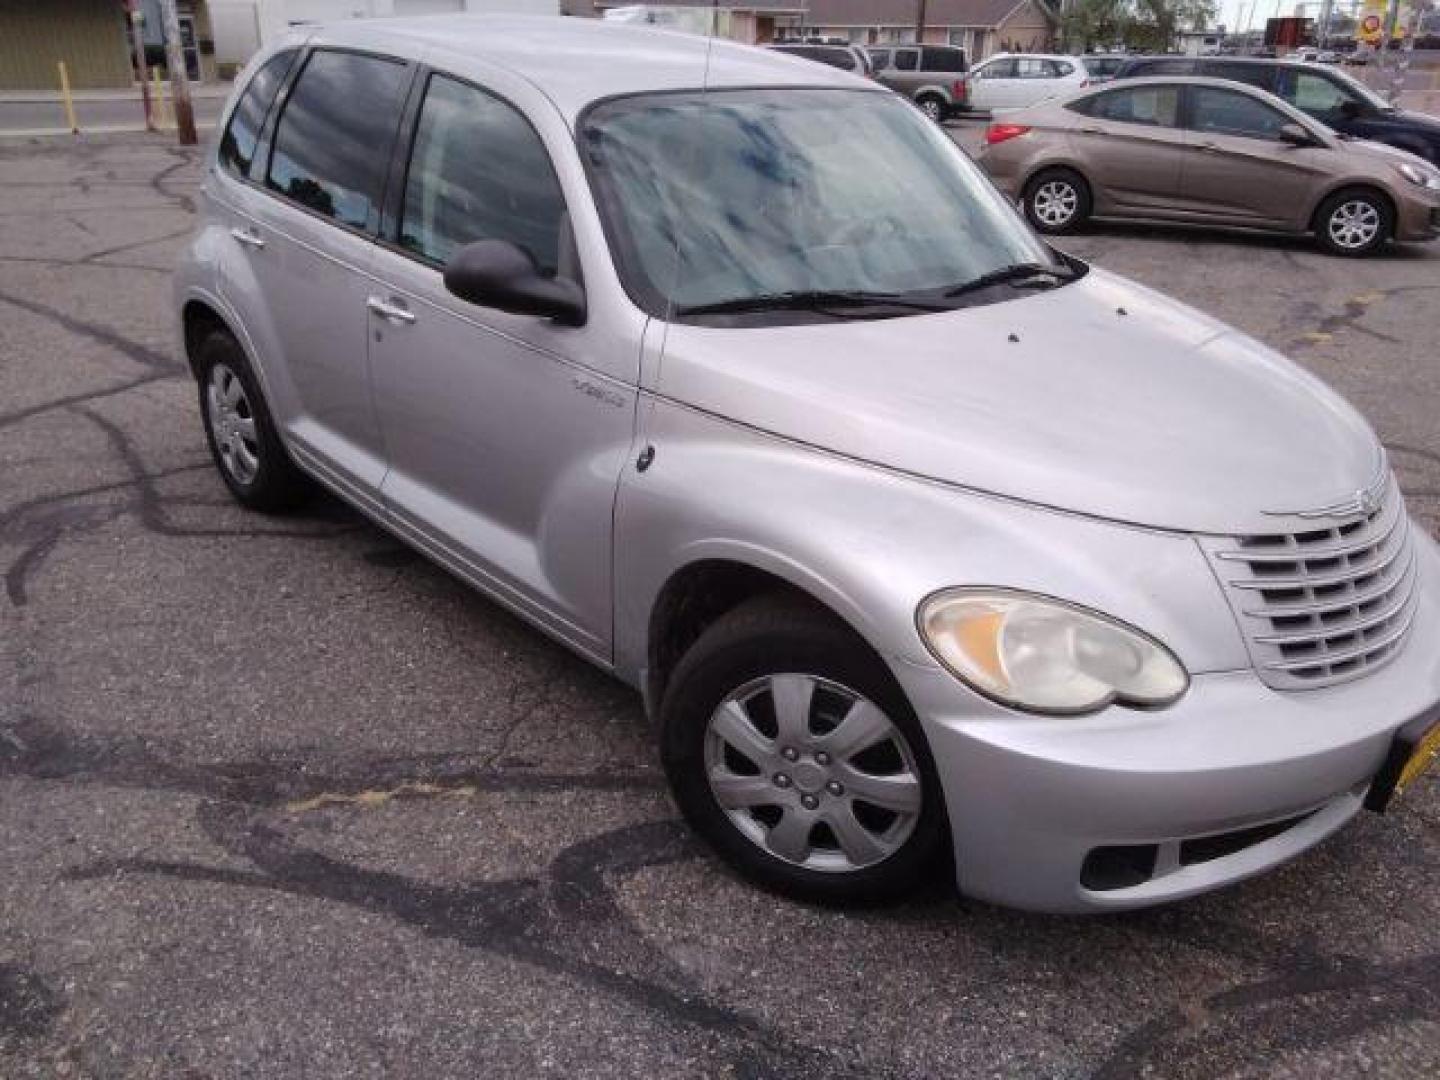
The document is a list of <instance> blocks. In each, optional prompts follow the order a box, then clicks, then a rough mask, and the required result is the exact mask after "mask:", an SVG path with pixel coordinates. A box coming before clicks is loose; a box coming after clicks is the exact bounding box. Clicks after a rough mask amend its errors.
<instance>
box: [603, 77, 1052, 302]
mask: <svg viewBox="0 0 1440 1080" xmlns="http://www.w3.org/2000/svg"><path fill="white" fill-rule="evenodd" d="M580 140H581V147H582V151H583V152H584V154H585V157H586V165H587V168H588V169H589V172H590V176H591V179H592V183H593V184H594V186H595V190H596V196H597V203H598V205H599V206H600V209H601V213H602V215H603V216H604V218H605V223H606V233H607V236H608V237H609V239H610V244H611V247H612V250H613V251H614V252H615V254H616V259H617V263H618V264H619V266H620V270H621V274H622V276H623V277H624V279H625V282H626V288H627V291H629V293H630V295H631V296H632V297H633V298H634V299H635V300H636V302H637V303H639V304H640V306H641V307H643V308H644V309H645V310H646V311H647V312H648V313H650V314H651V315H655V316H657V317H660V318H670V317H673V318H677V319H681V320H684V319H686V318H687V317H688V316H687V309H696V308H705V307H711V308H713V307H714V306H715V305H720V304H724V305H731V306H732V310H733V306H734V305H736V304H740V305H743V304H745V303H746V302H747V301H750V300H754V299H756V298H775V297H785V296H795V295H799V296H806V295H813V294H816V293H825V294H848V295H850V296H851V297H852V298H853V297H855V296H856V295H858V294H864V295H865V296H866V297H874V296H876V295H883V296H888V297H893V298H904V297H909V298H912V299H913V300H914V302H915V303H916V304H917V305H918V304H919V303H920V302H922V301H923V302H924V303H933V304H935V305H937V306H938V307H944V306H946V305H947V304H948V305H950V306H958V305H959V304H960V303H962V302H974V301H973V299H971V300H969V301H965V300H961V299H957V298H955V297H956V296H958V294H955V293H954V292H953V290H954V288H955V287H956V286H960V285H964V284H966V283H970V282H973V281H975V279H977V278H979V277H981V276H983V275H986V274H989V273H991V272H993V271H996V270H998V269H1000V268H1002V267H1013V266H1016V265H1017V264H1037V263H1038V264H1041V265H1043V266H1046V267H1051V266H1055V267H1060V265H1061V264H1059V263H1057V262H1056V257H1055V256H1054V255H1053V254H1052V253H1051V252H1050V250H1049V249H1048V248H1047V247H1045V245H1043V244H1042V243H1040V242H1039V241H1038V240H1037V239H1036V238H1035V236H1034V235H1033V234H1031V233H1030V232H1029V230H1027V229H1026V228H1025V227H1024V226H1023V224H1022V223H1021V222H1020V220H1019V219H1018V218H1017V217H1016V215H1015V213H1014V211H1013V209H1012V208H1011V207H1010V206H1009V205H1008V204H1007V203H1006V201H1005V199H1004V197H1003V196H1001V195H1000V194H999V193H998V192H997V191H996V190H995V189H994V188H993V187H992V186H991V185H990V184H989V183H988V182H987V181H986V180H985V178H984V175H983V174H982V173H980V172H979V170H978V169H977V168H976V166H975V165H974V164H973V163H971V162H970V160H969V159H968V158H966V157H965V155H964V154H963V153H962V152H961V151H960V150H959V149H958V148H957V147H956V146H955V144H954V143H952V142H951V141H950V139H949V138H948V137H947V136H946V135H945V134H944V133H943V132H940V131H939V130H938V129H937V128H936V127H935V125H934V124H931V123H929V122H928V121H926V120H924V119H923V118H922V116H921V114H920V113H919V112H918V111H917V110H915V109H912V108H911V107H910V106H909V104H908V102H906V101H905V100H904V99H903V98H900V97H897V96H895V95H893V94H888V93H875V92H873V91H864V90H859V91H848V90H836V89H787V90H784V91H779V90H724V91H711V92H709V93H708V94H707V93H701V92H683V93H666V94H643V95H636V96H633V97H628V98H620V99H616V100H613V101H609V102H605V103H603V104H601V105H598V106H596V107H595V108H594V109H592V110H591V112H590V113H589V114H588V115H587V116H586V117H585V119H584V121H583V123H582V125H581V129H580ZM851 310H852V309H851V308H844V309H842V310H841V311H840V312H839V314H835V313H834V312H832V313H831V314H830V315H828V316H821V317H839V318H844V317H848V315H849V313H850V312H851ZM904 313H909V312H908V311H907V312H904ZM769 315H770V316H773V315H774V313H773V312H771V313H769ZM695 317H696V318H703V317H707V316H701V315H698V314H697V315H696V316H695ZM747 317H748V316H747ZM855 317H864V316H862V315H858V314H857V315H856V316H855ZM880 317H889V316H880ZM783 318H784V319H788V321H795V322H798V321H813V319H807V318H805V317H803V316H796V315H795V314H794V313H793V312H787V313H786V315H785V316H783ZM770 321H771V322H772V323H773V322H774V321H775V319H774V318H773V317H772V318H771V319H770ZM727 325H736V323H728V324H727Z"/></svg>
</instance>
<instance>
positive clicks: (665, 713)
mask: <svg viewBox="0 0 1440 1080" xmlns="http://www.w3.org/2000/svg"><path fill="white" fill-rule="evenodd" d="M781 674H800V675H805V676H813V677H816V678H818V679H820V680H823V685H822V686H821V688H820V689H819V690H818V691H817V692H816V694H815V696H814V697H813V698H812V699H811V707H810V711H809V712H808V714H807V720H806V725H807V731H808V732H809V733H813V735H814V737H815V739H817V740H823V739H824V737H825V734H826V722H827V721H826V717H825V715H824V712H825V709H826V708H827V707H829V708H832V709H833V710H834V711H833V714H832V716H838V715H839V714H840V713H841V712H842V711H843V706H842V705H841V703H842V702H843V701H844V698H843V697H841V696H839V695H838V691H836V689H835V688H836V687H839V688H841V689H843V690H845V691H848V692H850V693H852V694H854V695H855V696H858V697H863V698H865V699H868V701H869V702H872V703H873V704H874V705H876V706H878V708H879V709H880V710H881V711H882V712H883V713H884V714H885V717H886V718H888V719H889V720H890V722H891V724H892V725H893V729H892V730H893V731H894V732H898V734H899V736H901V739H902V741H901V742H890V741H883V742H882V743H880V744H877V747H872V749H871V750H866V751H864V752H862V753H859V754H854V755H852V756H848V764H850V765H853V764H855V763H856V762H859V761H861V759H862V758H864V756H865V755H867V754H870V753H872V752H873V751H874V750H875V749H877V748H878V749H879V750H880V751H881V752H883V753H894V752H895V751H896V750H897V749H899V748H900V747H901V746H902V745H903V746H904V748H905V750H906V751H908V753H909V758H908V759H907V760H906V761H904V762H903V763H902V764H901V765H900V770H899V771H901V772H904V773H908V774H909V776H910V777H912V778H913V777H916V776H917V775H918V780H919V796H920V805H919V810H918V813H914V814H913V815H908V816H907V815H903V814H896V815H895V817H894V818H893V820H892V821H891V823H890V825H889V826H888V827H889V828H890V829H891V832H890V834H889V837H888V840H887V846H889V845H893V850H890V852H889V854H888V855H885V856H883V857H882V858H880V859H879V861H876V862H873V863H870V864H866V865H855V864H851V865H848V866H846V867H844V868H836V869H828V870H827V869H813V868H811V867H810V866H806V865H801V864H800V863H799V862H796V861H791V860H787V859H785V858H782V857H781V856H780V855H777V854H775V853H772V852H771V851H770V850H768V849H767V848H766V847H765V846H763V845H764V844H765V843H768V842H769V837H770V830H771V828H773V825H774V824H778V819H779V817H780V814H781V813H782V812H784V813H789V812H794V813H795V814H797V815H799V817H797V821H800V820H815V821H816V824H814V825H809V826H802V828H803V829H804V835H805V837H806V840H805V841H804V843H805V849H806V851H807V852H810V853H811V854H812V855H813V856H815V857H818V858H828V859H831V860H834V859H836V858H839V859H841V861H843V862H849V853H848V852H845V851H842V850H841V849H842V847H843V844H842V842H841V841H840V840H839V835H840V833H837V832H835V831H834V830H832V829H831V828H830V826H829V824H828V823H827V824H823V828H822V827H821V822H823V821H825V820H826V815H835V814H837V813H841V812H845V813H848V814H849V815H850V818H849V819H850V820H854V821H859V820H861V818H862V814H863V816H864V817H866V818H869V817H871V816H872V814H873V810H872V808H871V807H869V806H867V805H865V803H864V800H863V798H859V799H855V798H853V796H854V795H855V794H856V793H855V792H844V791H843V788H837V791H836V792H835V793H833V794H835V795H836V796H841V797H836V798H835V799H834V801H826V802H825V803H823V804H821V805H820V807H819V810H818V811H816V812H815V813H816V816H815V817H811V818H806V817H805V815H806V814H809V813H810V811H806V810H802V809H800V807H799V806H798V801H799V800H801V799H803V798H809V799H811V800H812V803H811V810H814V809H815V804H816V803H815V800H816V796H817V795H818V796H820V797H821V798H825V797H826V796H827V795H830V794H832V793H831V792H830V787H829V785H828V783H825V782H824V779H823V777H820V776H819V775H818V774H817V772H816V766H815V762H818V761H820V760H821V759H822V758H823V755H819V756H818V757H817V756H815V755H816V753H817V752H816V751H815V749H814V745H813V744H811V743H808V742H807V743H806V748H805V749H803V750H802V751H801V760H800V761H799V762H798V763H797V764H795V766H794V769H795V776H796V778H795V780H794V781H792V782H790V784H788V785H787V788H789V790H788V791H781V792H780V793H779V794H777V795H776V798H777V799H780V798H782V797H788V798H790V799H791V800H793V801H794V803H795V805H792V806H791V807H790V809H789V810H788V811H782V810H781V809H780V808H779V807H770V806H761V807H759V808H758V809H755V808H751V809H746V810H744V811H740V813H743V814H746V815H748V814H750V813H751V812H752V809H753V812H754V815H755V817H754V818H751V817H747V819H746V820H747V821H749V822H751V824H750V828H751V829H752V832H754V831H756V830H761V831H763V833H764V836H765V839H764V840H762V839H759V838H752V836H749V835H747V834H746V833H745V832H742V831H741V826H740V825H738V824H737V823H736V822H735V821H733V820H732V819H731V816H730V814H729V813H728V812H727V811H726V810H725V809H723V808H722V807H721V805H720V803H719V801H718V800H717V797H716V795H715V793H714V791H713V790H712V788H711V784H710V780H709V776H708V768H709V766H708V765H707V760H706V749H707V743H709V745H711V746H714V745H715V743H714V742H713V737H712V736H711V735H710V724H711V718H712V716H714V715H715V714H716V712H717V710H718V709H719V707H720V705H721V704H723V703H725V702H726V701H727V700H729V699H730V698H731V696H732V695H735V694H736V693H737V692H738V691H740V690H741V689H742V688H745V687H749V686H752V685H754V684H755V683H756V682H757V680H763V679H765V677H767V676H770V675H781ZM758 694H759V696H760V697H764V696H765V695H766V694H768V691H759V692H758ZM770 700H772V701H773V698H772V699H770ZM827 703H828V704H827ZM758 711H760V710H759V709H758V707H757V712H758ZM771 715H772V717H773V715H774V714H773V713H772V714H771ZM660 722H661V727H662V730H661V753H662V757H663V759H664V764H665V772H666V775H667V777H668V778H669V781H670V787H671V791H672V793H673V794H674V797H675V801H676V802H677V803H678V804H679V807H680V810H681V812H682V813H683V814H684V816H685V819H686V820H687V821H688V822H689V823H690V825H691V826H692V827H693V828H694V829H695V831H696V832H698V833H699V834H700V835H701V836H703V837H704V838H705V839H706V840H708V841H709V842H710V844H711V845H712V846H713V847H714V848H715V850H716V851H717V852H718V853H719V854H720V856H721V857H722V858H723V859H725V861H726V862H728V863H729V864H730V865H731V866H732V867H734V868H735V869H736V870H737V871H739V872H740V873H741V874H742V875H744V876H745V877H747V878H749V879H751V880H752V881H755V882H757V883H758V884H760V885H762V886H764V887H766V888H768V889H771V890H773V891H775V892H777V893H781V894H783V895H785V896H788V897H791V898H793V899H797V900H802V901H807V902H813V903H824V904H869V903H877V902H883V901H889V900H894V899H897V898H899V897H902V896H904V895H905V894H907V893H909V892H911V891H913V890H914V889H915V887H916V886H917V885H918V884H920V883H921V882H922V881H923V880H924V879H926V878H927V877H930V876H932V875H934V874H935V873H936V872H937V871H938V870H942V869H948V867H949V865H950V860H949V839H948V827H947V824H946V816H945V809H944V802H943V796H942V793H941V789H940V782H939V777H938V776H937V774H936V772H935V765H934V761H933V760H932V758H931V756H930V749H929V746H928V745H927V743H926V741H925V737H924V734H923V732H922V731H921V728H920V724H919V721H918V720H917V719H916V717H915V713H914V711H913V710H912V709H911V708H910V704H909V702H908V701H907V700H906V698H905V695H904V693H903V691H902V690H901V689H900V686H899V685H898V684H897V683H896V681H895V679H894V677H893V676H892V675H891V674H890V671H889V669H888V668H886V666H885V664H884V662H883V661H881V660H880V658H879V657H878V656H876V654H875V653H874V652H873V651H872V650H871V649H870V648H869V647H868V646H867V645H866V644H865V642H864V641H863V640H862V639H860V638H859V637H858V636H857V635H856V634H855V633H854V632H853V631H851V630H850V629H849V628H848V627H846V626H845V625H844V624H843V623H841V622H840V621H838V620H837V619H836V618H835V617H834V616H832V615H831V614H829V613H828V612H826V611H824V610H823V609H821V608H819V607H818V606H816V605H814V604H812V603H809V602H806V601H805V600H803V599H801V598H795V597H790V596H786V595H772V596H764V597H759V598H757V599H755V600H751V601H748V602H746V603H744V604H742V605H740V606H739V607H737V608H735V609H734V610H733V611H731V612H729V613H727V614H725V615H723V616H722V617H720V618H719V619H717V620H716V621H715V622H714V623H713V624H712V625H711V626H710V627H709V628H708V629H707V630H706V631H705V632H704V633H703V634H702V635H701V636H700V638H699V640H697V641H696V642H695V644H694V645H693V646H691V648H690V650H689V651H688V652H687V653H686V654H685V655H684V657H683V658H682V659H681V661H680V663H679V664H678V665H677V666H676V668H675V671H674V673H673V675H672V676H671V678H670V680H669V684H668V686H667V687H666V690H665V693H664V696H663V699H662V701H661V705H660ZM757 726H758V725H757ZM834 729H835V728H834V726H831V727H830V728H829V730H830V731H833V730H834ZM771 739H772V740H773V741H772V742H771V744H770V745H772V746H774V747H779V745H780V743H781V741H782V740H781V738H780V736H779V733H778V731H777V733H776V734H775V735H773V736H771ZM822 745H823V743H822ZM831 745H833V744H831ZM903 752H904V751H902V753H903ZM726 753H727V754H728V753H729V752H728V751H726ZM725 760H726V761H727V763H728V762H729V761H730V760H731V759H730V758H729V757H728V756H727V757H726V759H725ZM747 760H748V759H747ZM791 760H794V759H791ZM895 760H899V757H898V756H897V757H896V758H895ZM752 767H753V763H752ZM782 767H783V765H782ZM844 767H845V766H844V765H836V768H837V769H841V768H844ZM726 768H727V769H728V768H729V765H728V764H727V766H726ZM807 768H809V769H810V772H808V773H805V775H806V778H807V780H806V781H804V782H802V780H801V779H800V776H801V772H802V770H805V769H807ZM865 768H866V769H867V770H868V769H870V768H871V766H869V765H866V766H865ZM876 771H878V772H886V771H890V770H889V769H886V768H884V767H880V768H877V769H876ZM835 775H837V776H838V775H841V774H839V773H836V774H835ZM844 775H846V776H847V778H853V777H854V776H855V775H856V774H855V773H854V772H850V773H847V774H844ZM755 778H756V779H759V780H760V781H762V783H763V784H766V785H768V783H769V782H770V780H771V775H767V774H766V772H765V770H764V769H763V768H761V769H760V771H759V772H758V773H757V774H756V777H755ZM776 783H777V786H778V781H776ZM807 783H808V784H809V785H810V786H809V787H808V790H809V791H812V792H814V793H815V794H814V795H809V794H802V788H804V787H805V785H806V784H807ZM906 783H907V784H909V783H911V781H910V780H908V779H907V780H906ZM822 784H824V786H823V787H822V786H821V785H822ZM765 790H766V791H767V792H768V791H769V788H768V786H766V787H765ZM912 793H913V792H912ZM763 797H764V796H762V798H763ZM857 805H858V807H859V811H860V812H857V811H856V807H857ZM761 812H765V813H771V814H773V815H774V817H775V819H776V821H774V822H770V823H768V824H767V823H765V822H757V821H755V818H758V817H759V816H760V814H761ZM884 813H888V811H884V812H882V816H881V820H880V821H879V822H878V823H877V822H874V821H873V820H871V821H869V822H868V823H866V824H865V825H864V827H865V828H866V829H867V832H869V830H870V829H871V828H873V829H874V830H876V831H875V832H873V833H870V835H872V836H882V837H883V836H884V835H885V833H884V830H885V829H886V828H887V826H886V823H885V820H884V816H883V815H884ZM829 820H836V819H835V818H834V817H833V816H832V817H830V818H829ZM911 822H913V824H910V823H911ZM905 827H909V828H910V831H909V833H908V835H905V834H904V828H905ZM902 837H903V840H902ZM817 838H818V839H817ZM812 845H813V847H812ZM811 861H812V860H811V858H809V857H807V858H806V859H805V862H811Z"/></svg>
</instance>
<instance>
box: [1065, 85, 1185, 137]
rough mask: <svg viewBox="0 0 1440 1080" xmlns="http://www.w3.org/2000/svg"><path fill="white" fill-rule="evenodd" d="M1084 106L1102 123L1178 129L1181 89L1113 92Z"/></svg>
mask: <svg viewBox="0 0 1440 1080" xmlns="http://www.w3.org/2000/svg"><path fill="white" fill-rule="evenodd" d="M1084 104H1085V109H1084V111H1085V112H1086V113H1088V114H1089V115H1090V116H1093V117H1095V118H1096V119H1098V120H1112V121H1114V122H1116V123H1120V124H1149V125H1151V126H1153V127H1174V126H1175V125H1176V124H1177V122H1178V121H1179V116H1180V89H1179V87H1175V86H1137V87H1135V88H1134V89H1129V90H1110V91H1107V92H1106V93H1103V94H1097V95H1096V96H1095V97H1093V98H1090V99H1088V100H1087V101H1086V102H1085V103H1084Z"/></svg>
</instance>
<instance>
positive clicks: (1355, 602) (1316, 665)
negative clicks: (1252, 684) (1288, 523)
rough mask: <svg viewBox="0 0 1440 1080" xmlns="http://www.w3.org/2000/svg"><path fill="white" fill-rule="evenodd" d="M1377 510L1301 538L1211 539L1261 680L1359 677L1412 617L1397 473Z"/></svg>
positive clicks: (1307, 682) (1400, 637) (1408, 551)
mask: <svg viewBox="0 0 1440 1080" xmlns="http://www.w3.org/2000/svg"><path fill="white" fill-rule="evenodd" d="M1380 490H1381V491H1382V492H1383V495H1382V496H1381V498H1380V500H1379V501H1380V505H1379V507H1378V508H1377V509H1375V510H1372V511H1370V512H1368V513H1364V512H1361V511H1359V510H1356V511H1355V512H1354V513H1353V515H1351V516H1350V517H1348V518H1345V519H1338V523H1337V524H1334V525H1328V526H1325V527H1321V528H1315V529H1308V530H1305V531H1303V532H1295V533H1274V534H1267V535H1258V536H1242V537H1228V538H1225V537H1221V538H1213V537H1212V538H1204V539H1202V540H1201V546H1202V547H1204V548H1205V549H1206V552H1207V554H1208V555H1209V556H1210V559H1211V565H1212V566H1214V568H1215V572H1216V574H1217V575H1218V576H1219V578H1220V581H1221V582H1222V584H1223V585H1224V586H1225V592H1226V595H1227V597H1228V599H1229V601H1230V605H1231V607H1232V608H1233V609H1234V611H1235V616H1236V618H1237V619H1238V620H1239V623H1240V627H1241V629H1242V631H1243V632H1244V635H1245V641H1246V645H1247V647H1248V648H1249V650H1250V658H1251V661H1252V662H1253V663H1254V665H1255V669H1256V671H1257V672H1258V673H1259V675H1260V678H1261V679H1262V680H1263V681H1264V682H1265V683H1266V684H1267V685H1269V686H1272V687H1274V688H1275V689H1277V690H1302V689H1309V688H1313V687H1321V686H1329V685H1332V684H1334V683H1338V682H1344V681H1346V680H1349V679H1354V678H1358V677H1360V676H1361V675H1364V674H1366V673H1367V672H1369V671H1372V670H1374V669H1375V668H1376V667H1378V666H1379V665H1381V664H1384V663H1385V662H1386V661H1388V660H1389V659H1390V658H1391V657H1393V656H1394V655H1395V654H1396V653H1397V652H1399V650H1400V649H1401V647H1402V646H1403V645H1404V643H1405V638H1406V635H1407V634H1408V633H1409V631H1410V624H1411V621H1412V620H1413V618H1414V615H1415V575H1416V565H1415V550H1414V544H1413V542H1412V538H1411V535H1410V519H1409V517H1408V516H1407V514H1406V513H1405V501H1404V499H1403V498H1401V496H1400V489H1399V487H1398V486H1397V484H1396V483H1395V480H1394V477H1393V476H1390V477H1387V479H1386V481H1385V483H1384V486H1383V488H1381V489H1380Z"/></svg>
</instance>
